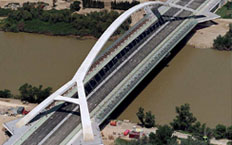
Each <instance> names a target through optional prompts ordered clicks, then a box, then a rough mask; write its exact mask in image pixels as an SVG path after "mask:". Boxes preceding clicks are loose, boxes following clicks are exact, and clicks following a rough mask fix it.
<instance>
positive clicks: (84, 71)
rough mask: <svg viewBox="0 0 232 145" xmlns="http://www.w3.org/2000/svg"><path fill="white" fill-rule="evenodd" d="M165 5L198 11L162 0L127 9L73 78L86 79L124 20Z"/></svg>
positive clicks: (96, 45)
mask: <svg viewBox="0 0 232 145" xmlns="http://www.w3.org/2000/svg"><path fill="white" fill-rule="evenodd" d="M157 4H161V5H165V6H170V7H175V8H179V9H184V10H187V11H191V12H196V11H195V10H193V9H190V8H187V7H183V6H179V5H176V4H173V3H167V2H160V1H154V2H146V3H142V4H139V5H136V6H134V7H132V8H130V9H129V10H127V11H125V12H124V13H123V14H122V15H120V16H119V17H118V18H117V19H116V20H115V21H114V22H113V23H112V24H111V25H110V26H109V27H108V28H107V29H106V31H105V32H104V33H103V34H102V35H101V37H100V38H99V39H98V41H97V42H96V43H95V45H94V46H93V48H92V49H91V51H90V52H89V54H88V56H87V57H86V58H85V60H84V61H83V63H82V64H81V66H80V67H79V69H78V71H77V72H76V74H75V75H74V77H73V79H74V80H75V81H77V82H79V83H80V82H81V81H83V80H84V78H85V75H86V74H87V72H88V70H89V68H90V67H91V65H92V63H93V61H94V60H95V58H96V56H97V55H98V54H99V52H100V51H101V49H102V48H103V46H104V45H105V43H106V42H107V41H108V40H109V38H110V37H111V36H112V35H113V34H114V32H115V31H116V30H117V29H118V28H119V27H120V26H121V25H122V23H123V22H125V21H126V20H127V19H128V18H129V17H130V16H131V15H132V14H133V13H135V12H136V11H138V10H140V9H142V8H144V7H146V6H150V5H157Z"/></svg>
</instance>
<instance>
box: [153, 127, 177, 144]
mask: <svg viewBox="0 0 232 145" xmlns="http://www.w3.org/2000/svg"><path fill="white" fill-rule="evenodd" d="M172 134H173V129H172V128H171V127H169V126H168V125H164V126H159V127H158V130H157V131H156V134H154V133H150V135H149V140H150V143H152V144H155V145H168V144H171V143H172V144H176V138H175V137H172Z"/></svg>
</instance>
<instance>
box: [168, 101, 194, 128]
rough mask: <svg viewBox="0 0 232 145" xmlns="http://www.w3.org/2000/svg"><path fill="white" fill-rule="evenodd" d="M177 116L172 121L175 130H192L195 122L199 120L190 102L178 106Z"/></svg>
mask: <svg viewBox="0 0 232 145" xmlns="http://www.w3.org/2000/svg"><path fill="white" fill-rule="evenodd" d="M176 113H177V116H176V118H175V119H174V120H173V122H171V123H170V125H171V126H172V127H173V129H174V130H183V131H190V130H191V129H192V128H193V124H194V123H195V122H196V121H197V119H196V117H194V116H193V114H192V113H191V112H190V106H189V104H184V105H181V106H180V107H176Z"/></svg>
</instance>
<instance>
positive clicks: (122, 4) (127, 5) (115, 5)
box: [111, 1, 140, 10]
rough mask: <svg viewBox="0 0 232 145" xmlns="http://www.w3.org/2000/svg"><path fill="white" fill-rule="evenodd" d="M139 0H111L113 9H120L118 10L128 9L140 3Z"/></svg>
mask: <svg viewBox="0 0 232 145" xmlns="http://www.w3.org/2000/svg"><path fill="white" fill-rule="evenodd" d="M139 3H140V2H139V1H133V2H131V3H130V2H128V1H126V2H116V1H113V2H111V9H118V10H128V9H129V8H131V7H133V6H135V5H137V4H139Z"/></svg>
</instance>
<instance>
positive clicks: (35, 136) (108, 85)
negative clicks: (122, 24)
mask: <svg viewBox="0 0 232 145" xmlns="http://www.w3.org/2000/svg"><path fill="white" fill-rule="evenodd" d="M189 2H190V0H180V1H179V2H178V4H179V5H182V6H185V5H186V4H188V3H189ZM203 2H204V0H194V1H193V2H192V3H191V4H190V5H189V8H192V9H196V8H198V7H199V6H200V5H201V4H202V3H203ZM178 11H180V10H179V9H176V8H171V9H170V10H168V11H167V12H166V13H165V14H164V15H165V16H173V15H174V14H176V13H177V12H178ZM189 15H191V12H188V11H182V12H181V13H180V14H178V15H177V17H187V16H189ZM164 20H165V22H163V23H161V24H160V23H158V22H157V21H156V22H155V23H154V25H153V28H150V29H149V30H148V31H149V32H144V34H142V35H141V36H139V37H138V39H137V40H136V41H133V42H132V43H131V44H130V46H128V47H125V48H124V50H122V51H121V52H120V54H118V55H117V59H115V60H114V61H112V62H113V64H112V62H111V63H110V64H107V65H108V67H107V71H105V74H104V75H103V76H102V74H101V75H100V78H102V79H100V80H99V79H98V80H99V81H97V80H96V77H95V76H96V75H95V76H94V77H95V78H94V79H93V80H92V79H91V80H92V81H95V82H96V85H95V86H94V87H93V89H95V88H96V86H97V85H99V84H100V82H101V81H102V80H103V79H105V78H107V76H109V74H110V73H112V71H113V70H114V69H115V68H116V67H118V66H119V65H120V64H121V63H122V62H124V61H126V62H125V64H124V65H123V66H121V67H120V68H119V69H118V71H117V73H115V74H114V75H113V76H111V77H110V78H109V79H107V81H106V82H105V83H104V84H101V85H102V86H101V87H100V88H99V89H98V90H97V91H95V92H94V93H93V94H91V96H90V98H89V99H88V105H89V110H90V112H91V111H92V110H93V109H94V108H95V107H96V106H97V104H99V103H100V102H101V101H102V100H103V99H104V98H105V97H106V96H107V95H108V94H109V93H110V92H111V91H112V90H113V89H114V88H115V87H116V86H117V85H118V84H119V83H120V82H121V81H122V80H123V79H124V78H125V77H126V76H127V75H128V74H129V73H130V72H131V71H132V70H133V69H134V68H135V67H136V66H137V65H138V64H139V63H140V62H141V61H142V60H143V59H144V58H145V57H146V56H147V55H148V54H149V53H150V52H151V51H152V50H153V49H154V48H155V47H156V46H158V45H159V44H160V43H161V42H162V41H163V40H164V39H165V38H166V37H167V36H168V35H169V34H170V33H171V32H172V31H173V30H175V28H176V27H177V26H179V25H180V24H181V23H182V22H183V21H184V20H183V19H179V20H178V19H177V20H174V21H173V20H172V21H169V19H168V18H165V19H164ZM165 23H169V24H168V25H166V26H165V27H164V28H163V29H162V30H161V31H159V32H158V34H157V35H155V36H154V37H153V38H152V39H151V40H150V41H149V42H148V43H147V44H146V45H145V46H144V47H143V48H142V49H140V50H139V51H138V52H137V53H136V54H135V55H134V56H133V57H132V58H130V59H126V58H128V56H129V55H131V54H132V53H133V52H134V51H135V50H136V49H137V48H138V47H139V46H140V45H141V44H142V43H143V42H144V41H145V40H146V39H147V38H148V37H150V36H151V35H152V34H153V33H155V32H157V31H158V30H159V29H161V28H160V26H162V25H164V24H165ZM151 27H152V26H151ZM91 80H90V81H91ZM92 85H93V84H92ZM91 91H92V90H90V92H91ZM73 97H78V96H73ZM75 107H76V105H75V104H70V103H64V104H63V105H62V107H61V108H59V109H58V110H57V111H56V112H55V113H54V114H53V115H51V117H50V118H49V119H47V120H46V121H45V122H44V123H43V124H42V125H41V126H40V127H39V128H38V129H36V131H35V132H34V133H32V134H31V135H30V136H29V137H28V138H27V139H26V140H25V141H24V142H23V145H37V144H39V143H40V141H41V140H43V138H45V137H46V136H47V135H48V134H49V132H51V130H53V129H54V128H55V127H56V126H57V125H58V124H59V123H60V122H61V121H62V120H63V119H64V118H65V117H66V116H67V115H68V114H69V113H72V115H71V116H70V117H69V118H68V119H67V120H66V121H65V122H64V123H63V124H62V126H60V127H59V128H58V129H57V130H56V131H55V132H54V133H53V134H52V135H51V136H50V137H49V138H48V139H47V140H46V141H45V142H44V143H43V145H57V144H59V143H61V142H62V141H63V140H64V139H65V138H66V137H67V136H68V135H69V134H70V133H71V132H72V131H73V129H74V128H75V127H77V126H78V124H80V123H81V120H80V113H79V110H77V111H72V110H73V109H74V108H75Z"/></svg>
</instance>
